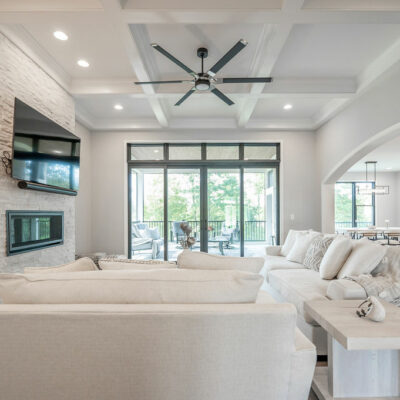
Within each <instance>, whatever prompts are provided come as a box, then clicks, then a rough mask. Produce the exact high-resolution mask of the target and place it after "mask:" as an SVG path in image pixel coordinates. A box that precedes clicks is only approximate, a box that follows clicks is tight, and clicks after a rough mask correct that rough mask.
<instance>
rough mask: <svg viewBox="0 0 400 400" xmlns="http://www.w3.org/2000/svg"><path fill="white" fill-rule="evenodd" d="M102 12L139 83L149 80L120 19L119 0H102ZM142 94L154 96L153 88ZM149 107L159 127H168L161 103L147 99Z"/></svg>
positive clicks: (148, 87) (153, 99)
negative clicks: (107, 17) (121, 45)
mask: <svg viewBox="0 0 400 400" xmlns="http://www.w3.org/2000/svg"><path fill="white" fill-rule="evenodd" d="M102 3H103V6H104V11H105V12H106V14H107V15H109V18H110V20H111V22H112V24H113V26H114V29H115V30H116V32H117V33H118V37H120V39H121V41H122V43H123V44H124V46H125V50H126V53H127V56H128V58H129V61H130V63H131V65H132V68H133V70H134V72H135V74H136V76H137V78H138V79H139V80H140V81H149V80H151V78H150V75H149V72H148V71H147V69H146V66H145V65H144V63H143V61H142V59H141V55H140V52H139V49H138V47H137V45H136V43H135V41H134V40H133V37H132V34H131V31H130V29H129V26H128V25H127V24H126V23H125V22H123V21H122V19H121V4H120V1H119V0H102ZM143 92H144V93H146V94H148V95H152V94H154V93H155V92H154V88H153V87H152V86H151V85H148V86H146V87H143ZM149 103H150V107H151V108H152V110H153V112H154V115H155V117H156V118H157V121H158V122H159V123H160V125H161V126H163V127H166V126H168V118H167V114H166V112H165V110H164V107H163V105H162V103H161V101H160V100H159V99H157V98H154V97H150V98H149Z"/></svg>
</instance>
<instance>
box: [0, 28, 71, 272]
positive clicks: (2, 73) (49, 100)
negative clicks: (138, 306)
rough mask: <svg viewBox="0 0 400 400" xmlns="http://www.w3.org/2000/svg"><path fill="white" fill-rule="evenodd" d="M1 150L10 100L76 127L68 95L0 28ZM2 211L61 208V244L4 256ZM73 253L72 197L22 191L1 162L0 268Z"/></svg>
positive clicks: (59, 260) (9, 134)
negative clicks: (62, 216)
mask: <svg viewBox="0 0 400 400" xmlns="http://www.w3.org/2000/svg"><path fill="white" fill-rule="evenodd" d="M0 77H1V79H0V155H1V156H2V155H3V151H9V152H10V153H11V152H12V142H13V117H14V99H15V97H18V98H19V99H20V100H22V101H24V102H25V103H27V104H29V105H30V106H31V107H33V108H35V109H36V110H38V111H39V112H41V113H42V114H44V115H46V116H47V117H49V118H50V119H52V120H54V121H55V122H57V123H59V124H60V125H62V126H63V127H64V128H66V129H68V130H69V131H72V132H73V131H74V129H75V108H74V101H73V99H72V97H71V96H70V95H69V94H68V93H67V92H66V91H65V90H64V89H63V88H62V87H61V86H60V85H59V84H58V83H57V82H56V81H54V80H53V79H52V78H51V77H50V76H49V75H47V74H46V73H45V72H44V71H43V70H42V69H41V68H40V67H39V66H38V65H37V64H36V63H35V62H34V61H32V60H31V59H30V58H29V57H28V56H27V55H26V54H25V53H24V52H23V51H21V50H20V49H19V48H18V47H17V46H16V45H14V43H12V42H11V41H10V40H8V39H7V38H6V37H5V36H4V35H3V34H1V33H0ZM6 210H44V211H64V222H65V224H64V244H63V245H62V246H56V247H51V248H48V249H42V250H38V251H34V252H29V253H23V254H18V255H14V256H12V257H7V256H6V217H5V212H6ZM74 256H75V198H74V197H71V196H65V195H57V194H51V193H43V192H35V191H33V190H21V189H19V188H18V187H17V181H16V180H14V179H12V178H11V177H10V176H8V175H7V174H6V172H5V170H4V168H3V165H2V164H0V271H2V272H3V271H4V272H11V271H15V272H19V271H21V270H22V269H23V268H24V267H27V266H48V265H57V264H63V263H66V262H69V261H72V260H73V259H74Z"/></svg>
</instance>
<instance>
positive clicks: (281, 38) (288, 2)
mask: <svg viewBox="0 0 400 400" xmlns="http://www.w3.org/2000/svg"><path fill="white" fill-rule="evenodd" d="M303 3H304V0H283V3H282V12H283V13H284V14H286V13H291V12H294V11H297V10H299V9H301V7H302V6H303ZM265 26H266V25H264V27H265ZM292 28H293V24H292V23H284V24H280V25H274V26H272V28H270V32H269V33H268V34H267V35H265V36H264V37H263V38H262V39H261V40H260V42H259V46H258V48H257V51H256V56H257V59H255V60H254V63H253V67H252V70H251V75H250V76H271V73H272V69H273V68H274V65H275V63H276V62H277V61H278V58H279V55H280V53H281V51H282V49H283V47H284V46H285V43H286V41H287V39H288V37H289V35H290V32H291V30H292ZM265 86H266V84H259V83H258V84H253V85H251V90H250V94H253V95H254V94H260V93H262V92H263V91H264V89H265ZM256 106H257V99H256V98H254V97H253V98H249V99H248V100H246V101H245V102H244V103H243V105H242V107H241V108H240V110H239V115H238V125H239V127H241V128H243V127H245V126H246V125H247V123H248V122H249V120H250V118H251V115H252V114H253V112H254V109H255V108H256Z"/></svg>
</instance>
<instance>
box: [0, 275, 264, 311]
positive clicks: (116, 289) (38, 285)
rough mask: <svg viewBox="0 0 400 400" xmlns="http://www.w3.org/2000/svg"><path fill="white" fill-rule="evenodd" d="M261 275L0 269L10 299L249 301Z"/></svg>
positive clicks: (0, 290)
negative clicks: (19, 271) (11, 271)
mask: <svg viewBox="0 0 400 400" xmlns="http://www.w3.org/2000/svg"><path fill="white" fill-rule="evenodd" d="M262 282H263V278H262V277H261V275H257V274H253V273H248V272H243V271H192V270H180V269H163V270H150V271H89V272H65V273H58V274H52V273H43V274H0V298H1V299H2V300H3V302H4V303H8V304H10V303H13V304H21V303H23V304H99V303H100V304H143V303H145V304H160V303H166V304H201V303H223V304H225V303H253V302H255V300H256V297H257V293H258V290H259V289H260V287H261V284H262Z"/></svg>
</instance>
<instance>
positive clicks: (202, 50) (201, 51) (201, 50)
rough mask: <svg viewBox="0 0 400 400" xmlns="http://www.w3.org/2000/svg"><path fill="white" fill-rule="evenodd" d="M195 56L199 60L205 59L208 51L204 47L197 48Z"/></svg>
mask: <svg viewBox="0 0 400 400" xmlns="http://www.w3.org/2000/svg"><path fill="white" fill-rule="evenodd" d="M197 56H198V57H200V58H207V57H208V50H207V49H206V48H205V47H199V48H198V49H197Z"/></svg>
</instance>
